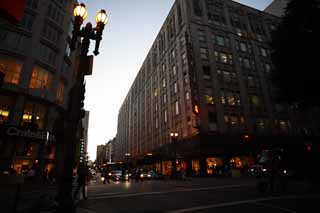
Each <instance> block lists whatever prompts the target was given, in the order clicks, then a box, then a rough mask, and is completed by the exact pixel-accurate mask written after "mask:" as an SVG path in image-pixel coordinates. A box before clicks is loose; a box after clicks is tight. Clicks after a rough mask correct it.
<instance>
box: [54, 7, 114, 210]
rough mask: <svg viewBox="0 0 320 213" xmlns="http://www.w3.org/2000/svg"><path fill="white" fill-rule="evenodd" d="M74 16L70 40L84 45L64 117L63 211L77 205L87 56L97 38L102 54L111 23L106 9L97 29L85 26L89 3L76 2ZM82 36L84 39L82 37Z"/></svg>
mask: <svg viewBox="0 0 320 213" xmlns="http://www.w3.org/2000/svg"><path fill="white" fill-rule="evenodd" d="M73 15H74V17H75V20H74V24H73V31H72V39H71V43H70V49H71V50H72V51H73V50H75V49H76V47H77V43H78V42H79V43H80V45H81V48H80V56H79V61H80V64H79V67H77V68H76V69H79V70H78V72H77V73H78V76H77V80H76V82H75V84H74V85H73V87H72V88H71V90H70V92H69V103H68V108H67V111H66V115H65V116H64V118H63V119H64V123H65V125H66V126H65V127H64V130H66V129H67V130H68V131H64V132H65V134H64V136H63V140H64V141H65V145H66V156H65V163H64V172H63V175H62V179H61V181H60V184H59V195H60V196H59V197H60V205H59V206H60V210H61V212H62V211H63V212H72V213H73V212H75V206H74V204H73V203H74V202H73V196H72V182H73V162H74V150H75V144H76V143H77V142H78V141H77V132H78V127H79V122H80V120H81V119H82V118H83V117H84V116H85V113H84V109H83V107H84V103H83V101H84V98H85V96H84V93H85V83H84V77H85V75H86V72H87V71H88V70H87V67H88V66H87V65H88V62H89V60H90V59H89V58H91V57H90V56H87V54H88V52H89V46H90V40H91V39H92V40H95V49H94V51H93V53H94V55H98V54H99V45H100V41H101V40H102V31H103V29H104V26H105V25H106V24H107V22H108V16H107V14H106V12H105V10H100V11H99V12H98V14H97V16H96V22H97V23H96V27H95V28H93V27H92V24H91V23H90V22H88V23H87V24H86V25H85V27H83V28H82V29H80V28H81V25H82V23H83V21H84V20H85V19H86V17H87V16H88V12H87V9H86V6H85V5H84V4H83V3H80V4H75V5H74V9H73ZM80 38H82V39H80Z"/></svg>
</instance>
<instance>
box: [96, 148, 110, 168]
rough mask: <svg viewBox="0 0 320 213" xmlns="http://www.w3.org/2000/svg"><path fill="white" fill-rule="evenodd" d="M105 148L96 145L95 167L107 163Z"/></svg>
mask: <svg viewBox="0 0 320 213" xmlns="http://www.w3.org/2000/svg"><path fill="white" fill-rule="evenodd" d="M106 148H107V146H106V145H98V146H97V155H96V164H97V166H101V165H102V164H104V163H106V162H107V150H106Z"/></svg>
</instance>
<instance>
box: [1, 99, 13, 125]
mask: <svg viewBox="0 0 320 213" xmlns="http://www.w3.org/2000/svg"><path fill="white" fill-rule="evenodd" d="M13 103H14V99H13V98H12V97H9V96H1V95H0V124H4V123H7V122H8V120H9V116H10V108H11V107H12V105H13Z"/></svg>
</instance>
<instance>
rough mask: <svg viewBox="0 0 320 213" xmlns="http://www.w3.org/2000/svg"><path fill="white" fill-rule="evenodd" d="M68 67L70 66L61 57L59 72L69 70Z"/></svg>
mask: <svg viewBox="0 0 320 213" xmlns="http://www.w3.org/2000/svg"><path fill="white" fill-rule="evenodd" d="M69 68H70V66H69V64H68V63H67V62H66V61H65V60H64V59H63V62H62V64H61V72H64V73H66V72H68V71H69Z"/></svg>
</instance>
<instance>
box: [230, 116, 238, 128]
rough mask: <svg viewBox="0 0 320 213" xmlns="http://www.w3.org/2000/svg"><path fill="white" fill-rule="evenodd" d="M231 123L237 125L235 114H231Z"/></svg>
mask: <svg viewBox="0 0 320 213" xmlns="http://www.w3.org/2000/svg"><path fill="white" fill-rule="evenodd" d="M231 125H232V126H237V125H238V117H237V116H234V115H232V116H231Z"/></svg>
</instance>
